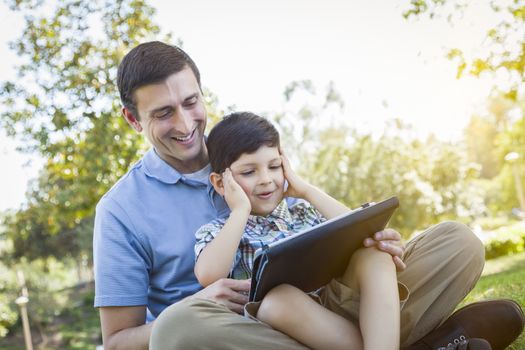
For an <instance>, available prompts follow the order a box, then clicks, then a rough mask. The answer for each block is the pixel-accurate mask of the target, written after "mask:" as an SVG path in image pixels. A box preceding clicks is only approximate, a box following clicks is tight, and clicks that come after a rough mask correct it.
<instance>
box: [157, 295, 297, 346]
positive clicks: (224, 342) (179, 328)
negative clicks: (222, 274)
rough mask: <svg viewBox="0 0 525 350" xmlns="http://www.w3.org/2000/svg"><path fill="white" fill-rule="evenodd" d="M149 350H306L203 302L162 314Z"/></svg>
mask: <svg viewBox="0 0 525 350" xmlns="http://www.w3.org/2000/svg"><path fill="white" fill-rule="evenodd" d="M150 349H151V350H173V349H185V350H197V349H199V350H200V349H232V350H244V349H261V350H264V349H268V350H273V349H292V350H306V348H305V347H304V346H303V345H301V344H299V343H298V342H297V341H295V340H293V339H292V338H290V337H288V336H286V335H284V334H283V333H281V332H278V331H276V330H274V329H272V328H271V327H270V326H268V325H265V324H263V323H260V322H255V321H253V320H250V319H249V318H247V317H243V316H241V315H238V314H236V313H234V312H232V311H230V310H229V309H227V308H226V307H224V306H222V305H219V304H217V303H214V302H212V301H209V300H204V299H185V300H183V301H181V302H178V303H176V304H173V305H171V306H170V307H168V308H167V309H166V310H164V311H163V312H162V313H161V314H160V316H159V317H158V318H157V319H156V320H155V321H154V325H153V329H152V333H151V339H150Z"/></svg>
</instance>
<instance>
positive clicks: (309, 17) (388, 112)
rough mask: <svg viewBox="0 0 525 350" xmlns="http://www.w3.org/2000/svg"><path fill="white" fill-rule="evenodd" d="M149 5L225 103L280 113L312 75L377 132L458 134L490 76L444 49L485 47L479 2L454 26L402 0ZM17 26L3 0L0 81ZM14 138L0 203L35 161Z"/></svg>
mask: <svg viewBox="0 0 525 350" xmlns="http://www.w3.org/2000/svg"><path fill="white" fill-rule="evenodd" d="M149 3H150V4H151V5H152V6H153V7H155V8H156V9H157V15H156V18H155V19H154V20H155V21H156V22H157V23H158V24H159V25H160V26H161V28H162V29H163V31H164V32H168V31H170V32H172V33H173V36H174V38H177V39H181V40H182V42H183V48H184V49H185V51H186V52H188V53H189V54H190V56H191V57H192V58H193V59H194V61H195V62H196V64H197V65H198V67H199V69H200V71H201V76H202V83H203V85H204V86H205V87H207V88H208V89H210V90H211V91H212V92H213V93H214V94H215V95H217V96H218V98H219V104H220V106H221V107H222V108H227V107H229V106H235V108H236V109H237V110H250V111H253V112H256V113H262V114H264V113H267V112H271V111H279V110H282V108H283V105H284V95H283V92H284V89H285V87H286V86H287V85H288V84H289V83H290V82H292V81H296V80H304V79H310V80H312V81H313V82H314V84H315V86H316V87H317V89H318V90H320V91H321V90H323V89H324V88H325V87H326V86H327V85H328V83H329V82H330V81H333V82H334V84H335V87H336V89H337V90H338V91H339V93H340V94H341V96H342V98H343V100H344V102H345V109H344V111H343V113H341V116H340V118H341V120H344V122H345V123H348V124H350V125H352V126H354V127H357V128H359V129H361V130H363V131H370V132H373V131H377V130H382V128H383V127H384V125H385V121H387V120H388V119H391V118H400V119H401V120H403V121H404V122H405V123H408V124H411V125H412V126H413V130H414V133H415V134H416V136H418V137H421V138H424V137H426V136H427V135H429V134H430V133H432V134H435V135H436V136H437V137H439V138H440V139H444V140H456V139H458V138H459V137H460V136H461V134H462V130H463V128H464V127H465V125H466V124H467V122H468V120H469V117H470V116H471V115H472V114H475V113H479V112H480V110H482V109H483V105H484V102H485V101H486V98H487V96H488V94H489V93H490V90H491V87H492V86H493V84H494V82H493V81H491V78H490V77H482V78H480V79H475V78H472V77H466V78H462V79H459V80H458V79H456V66H455V64H454V62H451V61H449V60H447V59H446V58H445V55H446V52H447V50H448V49H450V48H454V47H458V48H461V49H463V50H464V52H465V54H466V56H467V57H471V56H473V55H476V54H480V53H482V52H483V50H484V49H485V45H486V42H485V34H486V32H487V30H488V29H489V28H490V27H492V26H493V25H494V24H495V23H496V21H497V18H495V17H494V15H493V13H492V12H491V11H490V9H489V8H488V5H486V4H484V3H485V2H482V1H475V2H473V3H474V4H473V5H471V6H470V7H469V8H467V10H466V12H465V14H464V16H463V17H462V18H460V19H459V20H458V21H456V22H455V23H454V25H450V24H449V23H447V22H446V21H445V20H434V21H429V20H424V19H423V20H417V21H416V20H405V19H404V18H403V17H402V12H403V11H404V10H405V9H406V8H407V6H408V3H409V1H398V0H368V1H351V0H323V1H320V0H316V1H314V0H221V1H216V0H192V1H167V0H164V1H161V0H150V1H149ZM482 3H483V4H482ZM22 24H23V21H22V20H21V17H20V15H19V14H13V13H12V12H10V11H9V9H8V8H7V7H6V6H5V4H4V3H3V2H0V80H1V81H3V80H8V79H14V78H15V77H16V75H15V69H14V64H16V62H17V57H16V56H15V55H14V53H13V52H11V51H10V50H9V48H8V44H7V43H8V42H9V41H12V40H14V39H16V38H17V37H19V36H20V35H21V30H22ZM0 108H1V106H0ZM16 145H17V141H16V140H12V139H9V138H7V137H6V136H5V134H4V133H3V131H2V130H0V164H4V166H3V167H2V168H3V170H2V172H1V173H0V176H1V180H2V181H0V212H1V211H4V210H6V209H13V208H15V209H16V208H18V207H19V206H20V204H21V203H22V202H23V201H24V195H25V192H26V188H27V186H28V182H29V181H30V180H31V179H33V178H35V177H36V175H37V173H38V169H39V167H40V166H41V164H42V160H41V159H38V157H37V156H35V155H24V154H20V153H18V152H17V151H16V150H15V147H16Z"/></svg>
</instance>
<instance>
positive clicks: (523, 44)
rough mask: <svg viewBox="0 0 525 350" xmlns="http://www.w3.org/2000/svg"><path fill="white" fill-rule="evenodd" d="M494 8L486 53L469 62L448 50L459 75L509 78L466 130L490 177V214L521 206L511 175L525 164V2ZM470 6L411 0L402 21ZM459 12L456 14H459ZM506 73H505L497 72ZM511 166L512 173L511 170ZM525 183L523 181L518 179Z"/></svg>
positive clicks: (509, 0) (496, 1)
mask: <svg viewBox="0 0 525 350" xmlns="http://www.w3.org/2000/svg"><path fill="white" fill-rule="evenodd" d="M488 3H489V4H490V6H491V8H492V10H493V11H494V12H495V13H497V14H499V15H500V17H499V18H500V22H499V23H498V24H497V25H496V26H494V27H493V28H491V29H490V30H489V31H488V32H487V37H486V39H487V40H486V42H487V47H488V53H487V54H485V55H483V56H478V57H475V58H473V59H470V60H466V59H465V58H464V55H463V52H462V50H461V48H452V49H451V50H450V51H449V54H448V57H449V58H451V59H453V60H456V61H457V63H458V76H459V77H461V76H462V75H463V74H464V73H468V74H471V75H473V76H479V75H481V74H482V73H486V74H491V75H494V76H496V75H500V76H505V77H507V84H506V86H503V87H502V86H498V87H495V89H494V91H493V96H492V97H491V100H490V103H489V108H488V111H487V112H488V113H487V116H486V117H473V118H472V119H471V122H470V125H469V126H468V127H467V129H466V131H465V137H466V142H467V144H468V148H469V153H470V157H471V159H472V160H474V161H476V162H478V163H480V164H481V166H482V175H483V177H485V178H490V179H493V180H492V182H483V183H482V185H483V187H484V188H485V189H486V194H485V202H486V203H487V206H488V207H489V208H490V209H491V211H492V212H493V213H494V214H499V213H502V212H503V213H510V210H511V208H513V207H519V204H518V198H517V195H516V191H517V188H516V187H517V185H516V181H520V179H519V177H518V178H515V177H514V176H515V173H516V172H518V173H523V167H524V166H525V139H524V137H525V136H524V135H525V129H524V127H525V107H524V106H525V95H524V91H525V89H524V88H525V1H524V0H503V1H502V0H492V1H489V2H488ZM466 6H469V4H468V2H461V1H459V0H411V3H410V6H409V8H408V9H407V10H406V11H405V13H404V16H405V18H420V17H423V16H425V15H428V17H429V18H431V19H432V18H434V17H435V16H437V15H445V16H447V17H448V18H449V20H450V21H454V19H453V18H452V17H453V14H454V13H461V11H462V10H463V9H464V8H465V7H466ZM458 10H459V11H458ZM501 73H505V74H501ZM510 152H516V153H517V154H518V155H519V159H517V160H516V161H515V162H514V163H513V164H512V165H510V164H508V163H505V162H504V161H503V160H504V158H505V156H506V155H507V154H508V153H510ZM511 167H514V170H513V171H514V173H513V171H511ZM521 181H522V182H523V185H525V179H523V178H521Z"/></svg>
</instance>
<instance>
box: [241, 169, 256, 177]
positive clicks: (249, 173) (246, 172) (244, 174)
mask: <svg viewBox="0 0 525 350" xmlns="http://www.w3.org/2000/svg"><path fill="white" fill-rule="evenodd" d="M253 173H254V171H253V170H246V171H243V172H241V175H242V176H250V175H252V174H253Z"/></svg>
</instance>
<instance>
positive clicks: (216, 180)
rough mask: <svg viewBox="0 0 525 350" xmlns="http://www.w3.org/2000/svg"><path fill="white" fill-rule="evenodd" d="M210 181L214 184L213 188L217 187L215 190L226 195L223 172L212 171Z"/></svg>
mask: <svg viewBox="0 0 525 350" xmlns="http://www.w3.org/2000/svg"><path fill="white" fill-rule="evenodd" d="M210 182H211V184H212V185H213V188H215V191H217V193H218V194H220V195H221V196H224V184H223V182H222V176H221V174H217V173H214V172H212V173H211V174H210Z"/></svg>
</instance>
